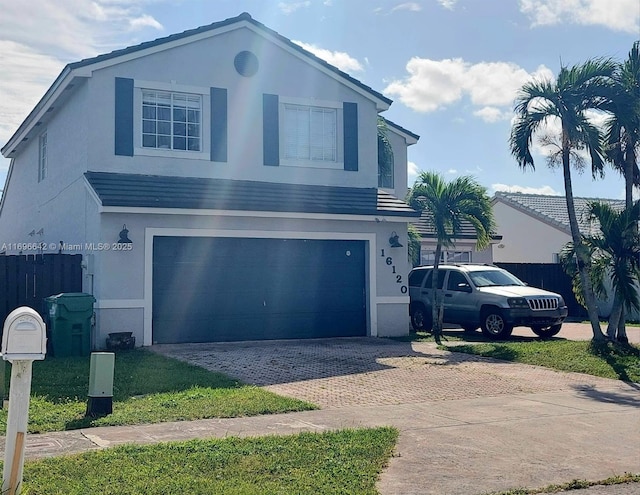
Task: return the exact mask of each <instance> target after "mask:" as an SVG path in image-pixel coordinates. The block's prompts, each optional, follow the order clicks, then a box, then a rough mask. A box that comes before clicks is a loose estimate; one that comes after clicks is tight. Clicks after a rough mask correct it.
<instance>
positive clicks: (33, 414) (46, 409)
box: [0, 349, 315, 434]
mask: <svg viewBox="0 0 640 495" xmlns="http://www.w3.org/2000/svg"><path fill="white" fill-rule="evenodd" d="M89 362H90V358H89V357H88V356H87V357H68V358H53V357H47V358H46V359H45V360H44V361H34V363H33V379H32V385H31V403H30V407H29V432H30V433H41V432H47V431H60V430H72V429H76V428H86V427H90V426H108V425H129V424H138V423H158V422H164V421H182V420H193V419H204V418H217V417H223V418H226V417H236V416H253V415H257V414H272V413H281V412H287V411H302V410H309V409H315V406H313V405H312V404H308V403H306V402H302V401H299V400H296V399H290V398H287V397H281V396H279V395H276V394H273V393H271V392H268V391H266V390H263V389H261V388H259V387H255V386H250V385H245V384H243V383H241V382H238V381H237V380H233V379H231V378H229V377H227V376H225V375H222V374H220V373H212V372H210V371H207V370H205V369H203V368H199V367H197V366H192V365H189V364H187V363H183V362H181V361H178V360H176V359H172V358H167V357H164V356H160V355H158V354H155V353H152V352H149V351H146V350H144V349H135V350H131V351H122V352H118V353H116V359H115V373H114V390H113V414H110V415H108V416H105V417H102V418H85V416H84V415H85V411H86V404H87V393H88V387H89ZM10 375H11V371H10V366H7V370H6V383H7V384H8V383H9V377H10ZM8 388H9V387H8V385H7V387H6V389H7V390H8ZM7 395H8V393H7ZM6 423H7V410H6V409H4V410H2V411H0V434H4V432H5V431H6Z"/></svg>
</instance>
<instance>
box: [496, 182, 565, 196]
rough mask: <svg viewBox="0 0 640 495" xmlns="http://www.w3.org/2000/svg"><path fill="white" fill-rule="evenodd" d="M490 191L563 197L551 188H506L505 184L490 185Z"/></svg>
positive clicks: (516, 186) (514, 186) (515, 186)
mask: <svg viewBox="0 0 640 495" xmlns="http://www.w3.org/2000/svg"><path fill="white" fill-rule="evenodd" d="M491 190H492V191H493V192H494V193H495V192H496V191H503V192H509V193H524V194H544V195H546V196H563V195H564V193H559V192H558V191H556V190H555V189H554V188H553V187H551V186H542V187H529V186H518V185H513V186H508V185H507V184H491Z"/></svg>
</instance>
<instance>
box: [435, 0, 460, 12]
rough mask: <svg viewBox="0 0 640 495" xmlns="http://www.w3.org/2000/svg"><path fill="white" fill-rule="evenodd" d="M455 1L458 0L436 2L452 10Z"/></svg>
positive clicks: (439, 0)
mask: <svg viewBox="0 0 640 495" xmlns="http://www.w3.org/2000/svg"><path fill="white" fill-rule="evenodd" d="M457 2H458V0H438V3H439V4H440V5H442V6H443V7H444V8H445V9H448V10H453V7H454V5H455V4H456V3H457Z"/></svg>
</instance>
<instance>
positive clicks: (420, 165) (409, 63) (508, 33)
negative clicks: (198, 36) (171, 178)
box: [0, 0, 640, 199]
mask: <svg viewBox="0 0 640 495" xmlns="http://www.w3.org/2000/svg"><path fill="white" fill-rule="evenodd" d="M0 12H2V16H0V147H1V146H4V144H5V143H6V142H7V140H8V139H9V138H10V137H11V135H12V134H13V133H14V132H15V130H16V129H17V128H18V126H19V125H20V124H21V122H22V121H23V120H24V118H25V117H26V116H27V114H28V113H29V112H30V111H31V109H32V108H33V107H34V106H35V104H36V103H37V102H38V101H39V100H40V98H41V97H42V96H43V95H44V93H45V92H46V90H47V88H48V87H49V86H50V85H51V83H52V82H53V81H54V79H55V78H56V77H57V76H58V74H59V73H60V71H61V70H62V69H63V67H64V66H65V65H66V64H67V63H70V62H74V61H77V60H80V59H83V58H86V57H92V56H95V55H99V54H101V53H106V52H110V51H112V50H115V49H119V48H123V47H126V46H131V45H135V44H138V43H141V42H144V41H149V40H152V39H155V38H159V37H164V36H168V35H170V34H174V33H178V32H182V31H184V30H187V29H192V28H195V27H198V26H202V25H206V24H210V23H212V22H217V21H220V20H223V19H227V18H229V17H235V16H237V15H238V14H240V13H242V12H248V13H249V14H251V16H252V17H253V18H254V19H256V20H257V21H259V22H261V23H263V24H265V25H266V26H267V27H269V28H271V29H273V30H275V31H277V32H278V33H280V34H281V35H283V36H285V37H287V38H289V39H291V40H293V41H294V42H296V43H298V44H300V45H301V46H302V47H304V48H305V49H307V50H309V51H311V52H313V53H314V54H316V55H317V56H319V57H321V58H323V59H325V60H327V61H328V62H330V63H332V64H333V65H335V66H337V67H338V68H340V69H341V70H343V71H345V72H347V73H348V74H350V75H351V76H353V77H355V78H356V79H358V80H360V81H361V82H363V83H364V84H366V85H368V86H370V87H372V88H373V89H375V90H376V91H379V92H381V93H382V94H384V95H385V96H387V97H388V98H390V99H392V100H393V104H392V105H391V107H390V109H389V110H387V111H386V112H384V114H383V115H384V116H385V117H386V118H388V119H390V120H391V121H393V122H395V123H396V124H399V125H400V126H402V127H404V128H405V129H408V130H410V131H411V132H413V133H415V134H418V135H419V136H420V140H419V141H418V143H417V144H416V145H413V146H411V147H410V148H409V181H408V184H407V185H408V186H409V187H410V186H411V185H412V184H413V183H414V181H415V179H416V176H417V174H418V173H419V172H420V171H427V170H429V171H437V172H439V173H441V174H442V175H443V176H444V177H445V178H446V179H447V180H451V179H453V178H455V177H458V176H461V175H470V176H473V177H474V178H475V179H476V180H477V181H478V182H479V183H480V184H482V185H483V186H484V187H486V188H487V191H488V193H489V194H490V195H493V194H494V193H495V192H496V191H509V192H525V193H533V194H550V195H563V194H564V186H563V177H562V170H561V169H559V168H557V167H551V166H549V165H548V163H547V160H546V158H545V153H546V151H545V149H544V148H543V146H542V145H541V144H540V143H539V141H538V140H536V141H535V142H534V143H533V147H534V162H535V170H531V169H528V170H527V171H523V170H522V169H520V168H519V167H518V165H517V163H516V161H515V160H514V159H513V157H512V156H511V154H510V151H509V142H508V140H509V133H510V129H511V125H512V123H513V117H514V112H513V108H514V102H515V99H516V96H517V92H518V89H519V88H521V87H522V85H523V84H525V83H526V82H527V81H529V80H531V79H533V78H537V79H542V78H551V79H553V78H555V76H556V75H557V73H558V71H559V69H560V67H562V66H569V67H570V66H572V65H575V64H580V63H582V62H584V61H586V60H588V59H593V58H597V57H611V58H614V59H616V60H618V61H622V60H624V59H625V58H627V56H628V53H629V50H630V49H631V47H632V45H633V42H634V41H636V40H638V39H640V1H639V0H415V1H409V2H405V1H402V0H65V1H64V2H61V1H59V0H22V1H20V2H18V1H16V0H0ZM593 118H594V121H598V120H602V118H601V116H598V115H594V116H593ZM553 130H554V124H553V123H552V124H550V126H549V131H548V132H553ZM8 167H9V160H7V159H5V158H0V184H4V182H5V177H6V173H7V170H8ZM572 177H573V189H574V196H577V197H591V198H596V197H598V198H611V199H622V198H624V182H623V180H622V178H621V176H620V175H619V174H618V173H617V172H615V171H614V170H611V169H610V168H607V170H606V172H605V177H604V179H598V180H593V179H592V177H591V172H590V170H589V165H588V164H587V169H586V170H585V171H584V172H583V173H579V172H578V171H574V172H573V174H572Z"/></svg>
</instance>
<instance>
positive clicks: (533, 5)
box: [520, 0, 640, 34]
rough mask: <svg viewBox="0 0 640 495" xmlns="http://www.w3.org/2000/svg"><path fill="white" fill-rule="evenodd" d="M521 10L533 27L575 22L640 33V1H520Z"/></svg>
mask: <svg viewBox="0 0 640 495" xmlns="http://www.w3.org/2000/svg"><path fill="white" fill-rule="evenodd" d="M520 11H521V12H522V13H523V14H525V15H527V16H528V17H529V18H530V19H531V25H532V26H533V27H536V26H548V25H554V24H560V23H572V24H581V25H585V26H592V25H600V26H604V27H606V28H608V29H611V30H614V31H623V32H627V33H632V34H638V33H639V32H640V6H639V5H638V0H613V1H612V0H520Z"/></svg>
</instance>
